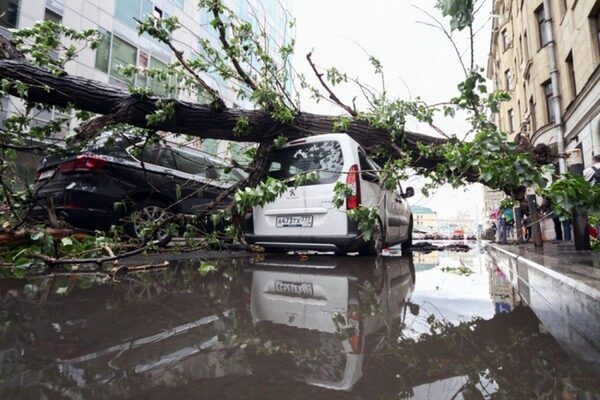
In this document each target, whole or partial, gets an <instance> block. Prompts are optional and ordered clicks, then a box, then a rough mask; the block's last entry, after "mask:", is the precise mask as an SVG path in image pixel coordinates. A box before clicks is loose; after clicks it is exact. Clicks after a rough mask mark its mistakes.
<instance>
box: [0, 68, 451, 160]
mask: <svg viewBox="0 0 600 400" xmlns="http://www.w3.org/2000/svg"><path fill="white" fill-rule="evenodd" d="M0 78H3V79H4V78H7V79H10V80H19V81H21V82H23V83H25V84H27V85H30V87H29V89H28V91H27V93H26V98H25V96H22V95H21V94H19V92H18V91H17V90H16V89H13V90H11V94H12V95H14V96H18V97H23V98H24V99H26V100H28V101H31V102H36V103H43V104H47V105H52V106H59V107H65V106H67V105H73V106H74V107H75V108H78V109H81V110H85V111H90V112H93V113H96V114H103V115H106V114H112V113H117V112H118V113H119V120H120V121H123V122H126V123H128V124H131V125H134V126H137V127H142V128H148V127H149V126H148V125H147V122H146V116H147V115H148V114H150V113H152V112H153V111H155V110H156V102H157V101H158V100H159V98H157V97H149V98H142V97H141V96H139V95H132V94H130V93H129V92H128V91H126V90H124V89H121V88H119V87H117V86H113V85H110V84H107V83H102V82H98V81H95V80H92V79H86V78H82V77H79V76H71V75H69V74H66V73H65V74H62V75H60V76H55V75H53V74H52V73H50V72H49V71H47V70H45V69H43V68H40V67H36V66H34V65H32V64H30V63H28V62H27V61H24V60H12V59H3V60H0ZM173 101H174V103H175V107H174V110H175V112H174V115H173V117H172V118H170V119H167V120H166V121H164V122H161V123H158V124H156V125H153V126H152V127H151V128H152V129H156V130H163V131H168V132H174V133H181V134H187V135H192V136H198V137H202V138H212V139H223V140H233V141H242V142H263V141H264V140H265V139H268V138H271V137H272V138H275V137H277V136H279V135H283V136H286V137H287V138H289V139H295V138H300V137H304V136H309V135H312V134H319V133H327V132H332V127H333V123H334V120H335V117H333V116H327V115H318V114H311V113H302V112H301V113H299V114H298V115H297V116H296V119H295V120H294V122H293V123H291V124H286V125H282V124H278V123H276V122H275V121H273V120H272V119H271V117H270V115H269V113H267V112H265V111H261V110H241V109H230V108H222V109H213V108H211V107H210V106H209V105H200V104H195V103H189V102H184V101H179V100H173ZM241 117H245V118H247V119H248V120H249V121H250V126H249V129H248V132H247V133H246V134H244V135H240V136H236V135H235V134H234V133H233V131H234V127H235V126H236V122H237V121H238V120H239V119H240V118H241ZM346 132H347V133H348V134H349V135H350V136H351V137H352V138H354V139H355V140H356V141H357V142H359V143H360V144H361V145H363V146H364V147H367V148H372V147H374V146H377V145H381V146H384V147H386V148H388V149H389V148H391V146H392V139H391V136H390V134H389V133H388V132H386V131H383V130H380V129H375V128H372V127H370V126H369V125H368V123H367V122H365V121H353V122H352V123H351V124H350V126H349V127H348V130H347V131H346ZM401 141H404V143H405V144H406V145H407V148H408V149H409V150H410V151H411V152H412V153H413V155H414V157H413V158H414V159H415V160H416V165H417V166H423V167H428V166H432V165H435V160H428V159H425V158H423V157H418V151H417V149H416V146H415V143H416V142H417V141H418V142H422V143H425V144H434V143H443V142H444V139H438V138H434V137H431V136H427V135H422V134H418V133H414V132H405V134H404V135H403V137H400V138H398V139H396V141H395V143H394V144H396V145H400V142H401Z"/></svg>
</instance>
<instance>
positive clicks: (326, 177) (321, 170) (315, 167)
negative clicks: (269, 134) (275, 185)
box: [269, 140, 344, 185]
mask: <svg viewBox="0 0 600 400" xmlns="http://www.w3.org/2000/svg"><path fill="white" fill-rule="evenodd" d="M343 166H344V157H343V155H342V148H341V146H340V144H339V143H338V142H336V141H333V140H330V141H325V142H314V143H304V144H301V145H297V146H291V147H285V148H283V149H280V150H278V151H276V152H275V154H274V155H273V157H272V159H271V165H270V166H269V176H271V177H273V178H276V179H289V180H290V184H292V182H291V181H292V179H290V178H293V177H295V176H296V175H298V174H302V173H305V172H310V171H315V172H317V175H318V177H317V179H315V180H310V181H309V182H307V183H306V184H305V185H319V184H325V183H333V182H335V181H337V180H338V178H339V176H340V172H341V171H342V167H343Z"/></svg>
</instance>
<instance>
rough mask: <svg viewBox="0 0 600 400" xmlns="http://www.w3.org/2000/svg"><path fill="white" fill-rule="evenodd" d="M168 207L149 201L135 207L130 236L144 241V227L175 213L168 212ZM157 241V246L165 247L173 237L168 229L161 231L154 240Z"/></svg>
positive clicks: (131, 218) (130, 225)
mask: <svg viewBox="0 0 600 400" xmlns="http://www.w3.org/2000/svg"><path fill="white" fill-rule="evenodd" d="M167 208H168V206H167V205H166V204H165V203H163V202H162V201H159V200H147V201H145V202H143V203H141V204H137V205H136V206H135V207H134V211H133V212H132V213H131V214H130V222H129V223H128V225H127V230H128V232H129V234H130V235H131V236H133V237H135V238H138V239H142V240H143V239H144V238H143V237H142V234H141V230H142V226H143V225H144V224H145V223H147V222H150V221H152V222H157V221H160V220H161V219H163V218H168V217H170V216H172V215H173V213H171V212H169V211H168V210H167ZM153 239H155V240H156V241H157V245H158V246H161V247H164V246H166V245H167V244H169V242H170V241H171V239H173V235H171V234H170V233H169V232H168V231H167V230H166V229H159V230H158V232H156V234H155V237H154V238H153Z"/></svg>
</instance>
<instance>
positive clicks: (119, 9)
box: [115, 0, 140, 28]
mask: <svg viewBox="0 0 600 400" xmlns="http://www.w3.org/2000/svg"><path fill="white" fill-rule="evenodd" d="M115 16H116V17H117V18H118V19H119V20H120V21H122V22H124V23H125V24H126V25H128V26H130V27H131V28H135V26H136V24H137V22H135V19H136V18H138V19H139V18H140V0H116V4H115Z"/></svg>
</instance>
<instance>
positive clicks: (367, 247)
mask: <svg viewBox="0 0 600 400" xmlns="http://www.w3.org/2000/svg"><path fill="white" fill-rule="evenodd" d="M384 243H385V238H384V236H383V229H382V227H381V221H379V220H378V221H377V227H376V229H375V232H373V236H372V237H371V240H369V241H368V242H367V243H365V244H364V245H363V246H362V248H361V249H360V250H359V251H358V253H359V254H360V255H363V256H374V255H377V254H381V251H382V250H383V244H384Z"/></svg>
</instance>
